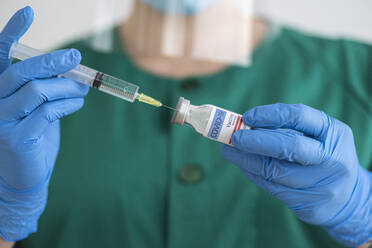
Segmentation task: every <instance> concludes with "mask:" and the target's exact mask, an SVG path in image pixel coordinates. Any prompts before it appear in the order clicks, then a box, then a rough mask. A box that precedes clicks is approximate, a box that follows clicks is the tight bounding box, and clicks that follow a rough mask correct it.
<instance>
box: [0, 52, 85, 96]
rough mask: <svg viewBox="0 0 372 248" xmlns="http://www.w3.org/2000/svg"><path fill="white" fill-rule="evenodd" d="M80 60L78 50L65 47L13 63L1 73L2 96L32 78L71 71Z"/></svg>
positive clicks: (48, 76) (9, 93)
mask: <svg viewBox="0 0 372 248" xmlns="http://www.w3.org/2000/svg"><path fill="white" fill-rule="evenodd" d="M80 61H81V55H80V52H79V51H78V50H76V49H65V50H58V51H54V52H51V53H48V54H44V55H41V56H36V57H33V58H29V59H26V60H24V61H20V62H18V63H16V64H13V65H11V66H9V67H8V68H7V69H6V70H5V71H4V72H3V73H2V74H1V75H0V98H4V97H7V96H9V95H11V94H13V93H14V92H15V91H16V90H17V89H19V88H20V87H22V86H23V85H24V84H26V83H27V82H29V81H31V80H34V79H41V78H50V77H54V76H57V75H59V74H63V73H65V72H67V71H70V70H72V69H74V68H75V67H76V66H77V65H78V64H79V63H80Z"/></svg>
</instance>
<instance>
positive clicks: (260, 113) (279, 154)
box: [222, 104, 372, 246]
mask: <svg viewBox="0 0 372 248" xmlns="http://www.w3.org/2000/svg"><path fill="white" fill-rule="evenodd" d="M243 121H244V123H245V124H247V125H249V126H251V127H254V128H256V129H253V130H240V131H237V132H236V133H235V134H234V135H233V137H232V143H233V145H234V146H235V147H230V146H223V148H222V154H223V156H224V157H225V158H226V159H227V160H229V161H231V162H232V163H234V164H236V165H238V167H240V169H241V171H242V172H243V174H244V175H245V176H246V177H247V178H248V179H249V180H251V181H252V182H253V183H255V184H256V185H257V186H259V187H261V188H262V189H264V190H266V191H268V192H269V193H271V194H272V195H273V196H275V197H277V198H278V199H280V200H281V201H282V202H284V204H286V205H287V206H288V207H289V208H290V209H291V210H292V211H293V212H294V213H295V214H296V216H297V217H298V218H300V219H301V220H303V221H305V222H307V223H310V224H314V225H320V226H322V227H324V228H325V229H326V230H327V231H328V232H329V234H330V235H331V236H332V237H333V238H334V239H336V240H337V241H339V242H340V243H342V244H344V245H348V246H357V245H361V244H363V243H365V242H366V241H368V240H369V239H370V238H371V237H372V183H371V182H372V176H371V173H370V172H368V171H366V170H365V169H363V168H362V167H361V166H360V165H359V162H358V157H357V154H356V151H355V146H354V139H353V133H352V131H351V129H350V128H349V127H348V126H347V125H346V124H344V123H342V122H340V121H338V120H336V119H334V118H332V117H330V116H327V115H326V114H325V113H323V112H321V111H318V110H316V109H313V108H310V107H308V106H305V105H302V104H294V105H287V104H273V105H267V106H260V107H255V108H253V109H251V110H249V111H248V112H246V113H245V114H244V115H243Z"/></svg>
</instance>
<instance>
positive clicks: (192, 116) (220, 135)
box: [172, 97, 250, 145]
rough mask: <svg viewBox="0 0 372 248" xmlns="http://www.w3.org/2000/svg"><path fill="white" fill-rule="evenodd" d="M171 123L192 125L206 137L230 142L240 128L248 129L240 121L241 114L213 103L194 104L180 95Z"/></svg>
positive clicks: (226, 142)
mask: <svg viewBox="0 0 372 248" xmlns="http://www.w3.org/2000/svg"><path fill="white" fill-rule="evenodd" d="M172 123H173V124H178V125H183V124H184V123H186V124H188V125H190V126H192V127H193V128H194V129H195V131H196V132H198V133H200V134H201V135H203V136H204V137H207V138H208V139H211V140H215V141H218V142H221V143H224V144H228V145H232V144H231V136H232V135H233V133H234V132H236V131H237V130H240V129H250V127H249V126H247V125H245V124H244V123H243V121H242V115H240V114H237V113H234V112H231V111H228V110H226V109H223V108H219V107H216V106H214V105H210V104H205V105H200V106H195V105H192V104H190V101H189V100H187V99H185V98H183V97H180V98H179V100H178V103H177V107H176V111H175V112H174V114H173V118H172Z"/></svg>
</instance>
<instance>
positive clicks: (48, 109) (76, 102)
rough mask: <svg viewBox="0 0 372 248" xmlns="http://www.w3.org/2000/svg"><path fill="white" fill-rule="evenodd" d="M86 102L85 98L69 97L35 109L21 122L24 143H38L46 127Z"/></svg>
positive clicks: (20, 127)
mask: <svg viewBox="0 0 372 248" xmlns="http://www.w3.org/2000/svg"><path fill="white" fill-rule="evenodd" d="M83 104H84V98H69V99H62V100H57V101H53V102H47V103H44V104H42V105H41V106H40V107H38V108H37V109H35V110H34V111H33V112H32V113H31V114H30V115H28V116H27V117H26V118H24V119H23V120H22V121H21V122H20V123H19V124H18V128H19V129H20V130H27V132H21V131H20V132H19V133H20V134H21V135H23V137H22V140H24V143H36V142H38V141H39V139H40V138H41V137H42V135H43V133H44V132H45V130H46V128H47V127H48V126H49V125H50V124H51V123H53V122H54V121H56V120H58V119H60V118H62V117H64V116H66V115H70V114H72V113H74V112H76V111H78V110H79V109H80V108H81V107H82V106H83Z"/></svg>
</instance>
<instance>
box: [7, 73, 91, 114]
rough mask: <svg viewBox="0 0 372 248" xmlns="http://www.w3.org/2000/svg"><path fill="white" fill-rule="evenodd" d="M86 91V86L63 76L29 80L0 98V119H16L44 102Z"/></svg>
mask: <svg viewBox="0 0 372 248" xmlns="http://www.w3.org/2000/svg"><path fill="white" fill-rule="evenodd" d="M88 91H89V87H88V86H86V85H83V84H80V83H77V82H75V81H72V80H69V79H64V78H49V79H43V80H35V81H31V82H29V83H27V84H25V85H24V86H23V87H21V88H20V89H19V90H17V91H16V92H15V93H14V94H12V95H10V96H8V97H6V98H3V99H0V120H2V121H14V120H18V119H21V118H24V117H25V116H27V115H29V114H30V113H32V111H34V110H35V109H36V108H38V107H39V106H40V105H41V104H43V103H44V102H51V101H55V100H61V99H67V98H77V97H83V96H85V95H86V94H87V93H88Z"/></svg>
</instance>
